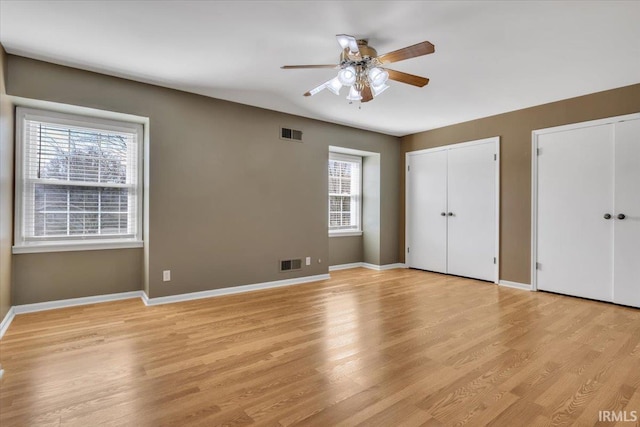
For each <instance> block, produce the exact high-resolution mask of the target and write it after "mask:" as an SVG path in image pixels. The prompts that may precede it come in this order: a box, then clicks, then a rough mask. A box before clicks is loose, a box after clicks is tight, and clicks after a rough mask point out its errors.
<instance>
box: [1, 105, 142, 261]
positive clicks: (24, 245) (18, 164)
mask: <svg viewBox="0 0 640 427" xmlns="http://www.w3.org/2000/svg"><path fill="white" fill-rule="evenodd" d="M27 120H43V121H49V122H52V123H55V124H59V125H62V126H82V127H90V128H96V129H100V130H105V131H116V132H127V133H135V134H136V142H137V147H136V155H137V159H136V164H137V170H136V171H135V176H136V183H135V193H136V200H135V208H136V215H135V219H136V226H135V232H134V233H133V237H131V235H130V234H129V235H127V236H123V237H118V236H114V235H109V236H105V237H100V236H98V235H78V236H74V237H63V238H55V237H54V238H51V239H42V240H28V238H27V237H26V236H25V218H24V207H25V201H26V200H25V198H26V197H27V193H28V192H25V191H24V189H25V187H24V186H25V184H26V181H28V177H26V176H25V173H26V170H25V166H26V165H25V164H24V162H25V158H26V157H25V150H26V149H27V147H28V144H27V141H26V139H25V126H26V121H27ZM15 126H16V137H15V143H16V145H15V147H16V150H15V153H16V154H15V189H14V191H15V212H14V239H13V240H14V246H13V248H12V251H13V253H14V254H21V253H37V252H62V251H84V250H101V249H123V248H140V247H143V246H144V243H143V239H142V235H143V224H142V221H143V212H142V210H143V205H144V203H143V200H144V195H143V189H144V187H143V176H144V175H143V173H144V171H143V166H144V162H143V153H144V138H145V135H144V125H143V124H141V123H139V122H129V121H123V120H110V119H105V118H98V117H93V116H89V115H83V114H75V113H73V114H68V113H61V112H57V111H52V110H44V109H35V108H28V107H16V124H15ZM62 185H64V184H62ZM91 186H94V185H88V187H91ZM105 187H110V186H109V185H106V186H105ZM114 187H115V186H114Z"/></svg>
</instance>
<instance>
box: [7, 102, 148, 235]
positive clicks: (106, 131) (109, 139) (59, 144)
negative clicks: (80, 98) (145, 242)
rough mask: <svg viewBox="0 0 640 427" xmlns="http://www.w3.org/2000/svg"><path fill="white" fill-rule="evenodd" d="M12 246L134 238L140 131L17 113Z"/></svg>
mask: <svg viewBox="0 0 640 427" xmlns="http://www.w3.org/2000/svg"><path fill="white" fill-rule="evenodd" d="M17 119H18V124H17V126H19V129H20V132H19V135H18V136H19V139H18V150H19V153H20V155H19V156H18V158H19V164H17V170H18V171H19V177H18V180H17V184H18V185H17V188H16V194H17V199H18V198H19V203H18V204H17V208H19V209H20V210H21V212H20V214H19V215H16V218H17V219H19V222H20V224H17V226H18V227H17V229H16V230H17V231H18V232H17V233H16V246H20V245H28V244H30V243H37V242H54V241H55V242H73V241H78V240H82V241H85V240H104V239H140V233H139V227H140V224H139V223H140V218H141V216H140V194H139V193H140V191H139V186H140V180H141V179H140V177H141V174H140V168H139V161H140V159H139V157H140V144H141V143H142V141H141V139H142V126H141V125H138V124H134V123H120V122H111V121H105V120H100V119H93V118H87V117H82V116H70V115H66V114H57V113H51V112H47V111H40V110H30V109H22V108H19V109H18V114H17Z"/></svg>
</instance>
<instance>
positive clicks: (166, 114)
mask: <svg viewBox="0 0 640 427" xmlns="http://www.w3.org/2000/svg"><path fill="white" fill-rule="evenodd" d="M8 59H9V64H8V65H9V66H8V84H7V92H8V93H9V94H10V95H15V96H20V97H25V98H33V99H41V100H46V101H54V102H60V103H66V104H71V105H79V106H86V107H93V108H99V109H103V110H110V111H116V112H121V113H129V114H135V115H138V116H144V117H149V118H150V141H151V142H150V159H149V162H150V170H149V172H150V180H149V189H150V190H149V204H150V209H149V223H148V225H149V236H150V240H149V242H147V244H148V245H149V246H148V248H149V296H150V297H152V298H153V297H160V296H166V295H173V294H180V293H185V292H194V291H202V290H208V289H217V288H222V287H229V286H237V285H244V284H250V283H260V282H267V281H272V280H281V279H288V278H292V277H298V276H309V275H316V274H324V273H326V272H327V267H328V265H329V253H328V252H329V237H328V235H327V214H326V209H327V196H326V192H327V167H326V165H327V159H328V146H329V145H336V146H340V147H348V148H354V149H358V150H365V151H371V152H377V153H380V154H381V157H380V158H381V162H380V163H381V165H380V173H381V176H382V177H383V178H382V182H381V185H380V189H381V190H380V191H381V198H382V199H383V200H388V201H390V202H393V201H396V203H395V205H394V206H396V207H397V201H398V188H399V181H398V177H399V172H398V167H399V152H400V148H399V143H398V141H399V140H398V138H395V137H391V136H387V135H381V134H377V133H374V132H367V131H362V130H358V129H353V128H349V127H345V126H339V125H334V124H330V123H325V122H320V121H316V120H310V119H305V118H301V117H297V116H292V115H287V114H282V113H277V112H273V111H268V110H263V109H259V108H254V107H249V106H246V105H241V104H235V103H231V102H226V101H221V100H216V99H212V98H207V97H203V96H199V95H194V94H189V93H185V92H180V91H175V90H171V89H166V88H161V87H157V86H152V85H147V84H142V83H137V82H133V81H129V80H124V79H118V78H114V77H109V76H105V75H101V74H96V73H91V72H86V71H81V70H77V69H73V68H68V67H62V66H57V65H53V64H49V63H45V62H41V61H35V60H30V59H26V58H22V57H18V56H13V55H9V56H8ZM280 126H287V127H293V128H295V129H301V130H302V131H303V132H304V143H296V142H289V141H283V140H280V139H279V138H278V131H279V127H280ZM384 209H385V211H384V215H381V221H382V222H381V224H380V228H381V230H382V232H381V239H380V241H381V242H383V244H384V245H386V247H380V249H379V251H380V253H381V254H383V255H384V256H381V262H382V263H385V264H386V263H393V262H397V249H396V248H397V247H398V242H397V233H398V211H397V208H395V207H394V208H393V209H389V208H386V207H385V208H384ZM130 253H131V255H130V256H121V255H118V256H116V252H114V251H91V252H87V253H85V254H83V255H82V265H83V266H85V267H86V270H87V271H100V268H102V267H101V266H102V265H104V264H105V263H106V264H109V265H111V266H112V268H113V269H121V270H122V271H128V272H130V274H131V281H128V282H127V283H134V281H135V280H138V282H137V286H136V288H138V289H140V288H141V282H142V279H141V278H139V277H137V278H134V277H133V276H135V275H138V274H141V273H140V270H136V268H134V265H139V264H140V263H141V260H140V259H141V255H140V254H138V253H137V252H136V251H131V252H130ZM77 256H78V255H77V254H73V253H70V252H67V253H60V254H38V255H20V257H19V258H20V260H19V261H15V262H14V288H15V289H18V288H21V287H23V286H32V289H31V290H30V291H29V293H28V294H25V295H24V298H25V299H17V298H14V301H13V303H14V304H24V303H30V302H38V301H44V300H47V299H55V298H58V297H59V295H62V294H63V293H64V292H61V293H60V294H58V293H56V292H53V293H52V292H50V291H49V290H45V289H44V288H45V287H47V288H48V289H63V288H65V287H70V288H72V289H77V290H80V289H84V292H86V295H94V294H100V293H107V292H121V291H122V288H118V289H116V287H115V285H113V283H112V281H113V277H107V278H95V281H86V280H84V279H83V278H82V277H81V276H74V275H71V274H67V273H65V270H64V269H59V268H57V267H56V270H54V271H55V272H56V273H57V274H58V275H57V276H55V277H54V276H52V277H51V279H50V280H49V281H46V280H44V277H45V275H46V270H45V271H44V272H43V273H40V274H39V277H40V278H42V280H41V279H38V280H33V277H34V275H33V274H32V273H30V271H29V270H30V269H32V268H40V267H39V265H42V264H41V262H44V260H46V259H48V258H52V259H55V260H56V262H57V264H59V265H63V266H68V267H69V270H71V269H72V268H75V267H76V266H75V265H74V264H75V263H74V260H75V259H76V258H75V257H77ZM305 256H310V257H312V258H313V263H312V265H311V266H309V267H306V266H305V267H304V268H303V269H302V270H301V271H298V272H293V273H279V272H278V260H279V259H282V258H289V257H305ZM15 258H18V257H15ZM320 260H321V262H320ZM46 265H48V266H49V267H48V268H51V269H53V268H54V266H53V263H52V262H48V263H46ZM85 267H83V268H85ZM165 269H170V270H171V276H172V281H171V282H166V283H165V282H162V270H165ZM52 271H53V270H52ZM45 282H46V283H45ZM83 296H84V295H83ZM20 298H23V295H22V294H21V296H20Z"/></svg>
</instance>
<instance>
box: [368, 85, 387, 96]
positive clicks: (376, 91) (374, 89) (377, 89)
mask: <svg viewBox="0 0 640 427" xmlns="http://www.w3.org/2000/svg"><path fill="white" fill-rule="evenodd" d="M387 89H389V85H388V84H385V83H382V84H381V85H378V86H375V85H371V93H372V94H373V96H378V95H380V94H381V93H382V92H384V91H385V90H387Z"/></svg>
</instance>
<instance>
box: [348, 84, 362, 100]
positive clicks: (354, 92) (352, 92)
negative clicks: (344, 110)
mask: <svg viewBox="0 0 640 427" xmlns="http://www.w3.org/2000/svg"><path fill="white" fill-rule="evenodd" d="M361 99H362V95H360V92H359V91H358V89H356V88H355V86H351V88H350V89H349V95H347V100H348V101H360V100H361Z"/></svg>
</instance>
